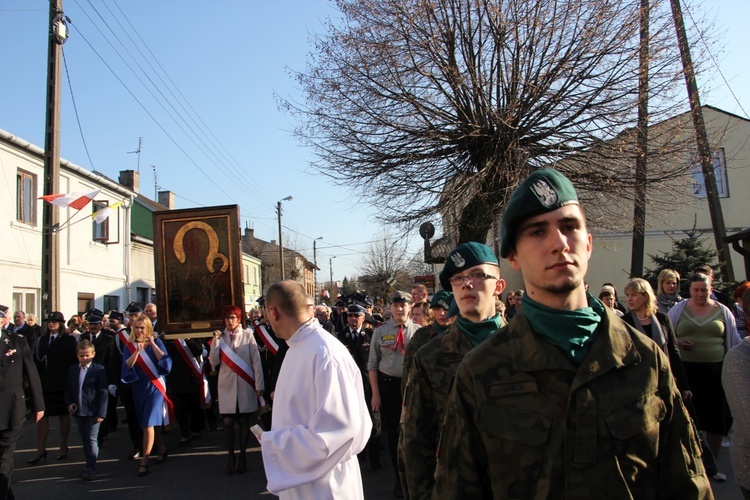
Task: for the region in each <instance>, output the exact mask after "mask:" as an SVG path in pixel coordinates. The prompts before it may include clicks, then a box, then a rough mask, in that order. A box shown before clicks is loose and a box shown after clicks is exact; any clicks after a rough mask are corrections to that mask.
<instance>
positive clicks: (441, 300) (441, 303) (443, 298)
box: [430, 290, 453, 311]
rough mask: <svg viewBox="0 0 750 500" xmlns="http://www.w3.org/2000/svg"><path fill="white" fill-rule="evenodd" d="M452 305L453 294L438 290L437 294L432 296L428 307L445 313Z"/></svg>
mask: <svg viewBox="0 0 750 500" xmlns="http://www.w3.org/2000/svg"><path fill="white" fill-rule="evenodd" d="M452 303H453V292H449V291H448V290H440V291H439V292H437V293H436V294H435V295H433V296H432V300H430V307H431V308H432V309H435V308H436V307H439V308H441V309H445V310H446V311H447V310H448V309H450V308H451V304H452Z"/></svg>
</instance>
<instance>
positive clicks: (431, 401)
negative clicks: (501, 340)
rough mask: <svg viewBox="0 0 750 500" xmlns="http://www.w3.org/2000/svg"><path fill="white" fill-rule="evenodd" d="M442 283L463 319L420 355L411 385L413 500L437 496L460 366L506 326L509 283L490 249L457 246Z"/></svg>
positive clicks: (407, 451)
mask: <svg viewBox="0 0 750 500" xmlns="http://www.w3.org/2000/svg"><path fill="white" fill-rule="evenodd" d="M440 285H441V286H442V287H443V288H444V289H446V290H452V291H453V298H454V300H455V304H456V306H457V307H458V316H457V317H456V321H455V322H454V323H453V324H452V325H451V326H450V327H448V329H447V332H446V333H445V335H441V336H439V337H437V338H435V339H434V340H431V341H430V342H428V343H427V344H426V345H425V346H423V347H422V348H421V349H419V350H418V351H417V352H416V354H415V355H414V362H413V366H412V369H411V372H410V376H409V380H408V381H407V384H406V394H405V396H404V408H403V410H402V415H401V421H402V424H403V434H402V448H403V454H404V464H405V467H406V475H405V477H406V483H407V487H408V494H409V498H412V499H424V498H430V496H431V495H432V486H433V483H434V474H435V462H436V460H435V453H436V450H437V444H438V437H439V435H440V425H441V423H442V421H443V416H444V415H445V411H446V407H447V404H448V394H449V391H450V387H451V383H452V381H453V377H454V376H455V374H456V369H457V368H458V364H459V363H460V362H461V360H462V359H463V357H464V356H465V355H466V353H468V352H469V351H471V350H472V349H473V348H474V347H476V346H477V345H479V344H480V343H481V342H483V341H484V340H485V339H487V338H488V337H489V336H490V335H492V334H493V333H495V332H496V331H497V330H498V329H500V327H501V326H502V324H503V319H502V315H500V314H498V313H497V312H496V311H495V298H496V297H497V296H498V295H500V294H501V293H502V291H503V289H504V288H505V281H503V280H502V279H501V278H500V267H499V266H498V262H497V257H495V255H494V254H493V253H492V250H491V249H490V248H489V247H488V246H487V245H483V244H481V243H476V242H468V243H463V244H461V245H459V246H458V247H456V248H455V249H454V250H453V251H452V252H451V253H450V254H449V255H448V258H447V260H446V263H445V267H444V268H443V270H442V271H441V273H440Z"/></svg>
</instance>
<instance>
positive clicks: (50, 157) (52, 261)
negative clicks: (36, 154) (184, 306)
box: [40, 0, 68, 319]
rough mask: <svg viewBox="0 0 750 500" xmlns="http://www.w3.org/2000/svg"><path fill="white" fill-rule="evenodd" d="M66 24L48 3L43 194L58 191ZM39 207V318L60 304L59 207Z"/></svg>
mask: <svg viewBox="0 0 750 500" xmlns="http://www.w3.org/2000/svg"><path fill="white" fill-rule="evenodd" d="M67 38H68V27H67V25H66V24H65V17H64V15H63V10H62V0H51V1H50V3H49V40H48V44H47V106H46V116H45V123H44V194H45V195H49V194H57V193H59V192H60V77H61V69H62V66H61V61H62V44H63V43H65V40H66V39H67ZM43 207H44V208H43V209H42V290H41V292H42V310H41V318H40V319H44V317H45V316H46V315H47V314H49V313H50V312H52V311H54V310H57V309H59V308H60V288H59V287H60V240H59V239H58V233H57V231H58V229H59V227H60V209H59V208H58V207H57V206H55V205H53V204H51V203H45V204H44V205H43Z"/></svg>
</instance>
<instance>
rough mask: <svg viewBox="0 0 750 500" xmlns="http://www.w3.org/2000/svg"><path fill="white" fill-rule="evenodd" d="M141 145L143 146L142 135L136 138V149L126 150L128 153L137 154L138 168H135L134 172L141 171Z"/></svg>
mask: <svg viewBox="0 0 750 500" xmlns="http://www.w3.org/2000/svg"><path fill="white" fill-rule="evenodd" d="M141 146H143V137H139V138H138V149H136V150H135V151H128V154H129V155H130V154H133V153H135V154H137V155H138V168H137V169H136V172H138V173H139V174H140V173H141Z"/></svg>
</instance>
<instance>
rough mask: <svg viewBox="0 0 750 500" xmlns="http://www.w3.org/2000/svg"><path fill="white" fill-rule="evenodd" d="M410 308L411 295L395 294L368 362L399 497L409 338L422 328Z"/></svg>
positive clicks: (375, 406)
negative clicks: (400, 437) (399, 454)
mask: <svg viewBox="0 0 750 500" xmlns="http://www.w3.org/2000/svg"><path fill="white" fill-rule="evenodd" d="M410 308H411V295H410V294H408V293H406V292H401V291H398V290H397V291H395V292H393V293H392V294H391V297H390V306H389V309H390V312H391V318H390V319H389V320H388V321H386V322H385V323H383V324H382V325H380V326H379V327H378V328H376V329H375V333H373V335H372V342H370V357H369V359H368V361H367V370H368V376H369V378H370V386H371V387H372V400H371V407H372V411H373V412H380V416H381V422H382V426H383V428H384V429H385V430H386V432H387V433H388V451H389V452H390V455H391V463H392V464H393V470H394V472H395V474H396V484H395V485H394V487H393V493H394V496H396V497H400V496H402V495H403V493H402V490H401V482H400V481H399V479H398V477H399V475H398V462H397V448H398V422H399V419H400V417H401V402H402V399H401V377H402V375H403V369H404V354H405V353H406V347H407V345H408V343H409V340H410V339H411V337H412V335H414V332H416V331H417V330H418V329H419V327H418V326H417V324H416V323H414V322H413V321H412V320H411V319H409V311H410Z"/></svg>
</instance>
